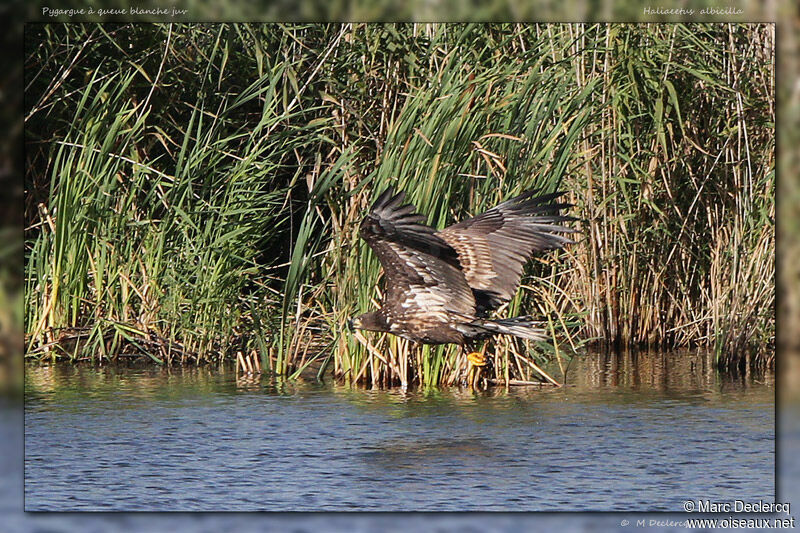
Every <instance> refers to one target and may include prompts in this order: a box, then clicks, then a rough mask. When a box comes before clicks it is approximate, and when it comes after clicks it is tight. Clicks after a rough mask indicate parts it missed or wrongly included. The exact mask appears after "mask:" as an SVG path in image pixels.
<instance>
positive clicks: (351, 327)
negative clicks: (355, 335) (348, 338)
mask: <svg viewBox="0 0 800 533" xmlns="http://www.w3.org/2000/svg"><path fill="white" fill-rule="evenodd" d="M347 329H349V330H350V331H353V330H354V329H356V325H355V322H353V319H352V318H351V319H350V320H348V321H347Z"/></svg>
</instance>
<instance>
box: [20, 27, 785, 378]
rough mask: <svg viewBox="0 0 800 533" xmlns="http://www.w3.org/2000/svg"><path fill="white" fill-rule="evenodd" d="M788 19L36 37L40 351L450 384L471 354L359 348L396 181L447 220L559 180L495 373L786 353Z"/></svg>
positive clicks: (376, 345) (760, 358)
mask: <svg viewBox="0 0 800 533" xmlns="http://www.w3.org/2000/svg"><path fill="white" fill-rule="evenodd" d="M773 48H774V28H773V26H770V25H682V24H672V25H586V24H577V25H477V26H471V25H443V24H407V25H365V24H344V25H277V24H276V25H178V24H173V25H147V24H136V25H114V26H112V25H102V26H101V25H91V24H87V25H78V24H75V25H66V26H62V25H41V26H33V27H29V28H28V35H27V36H26V142H27V159H28V161H27V163H28V170H27V177H26V224H27V230H26V234H25V238H26V284H27V285H26V291H25V299H26V317H25V319H26V346H27V350H28V354H29V356H31V357H42V356H46V357H54V358H56V357H64V358H70V359H85V358H89V359H94V360H106V359H112V360H113V359H118V358H121V357H126V356H137V357H139V356H142V355H144V356H147V357H150V358H151V359H153V360H154V361H157V362H159V363H173V362H211V361H222V360H233V359H234V358H235V355H236V353H237V352H238V351H242V352H244V353H251V352H252V351H254V350H255V351H256V352H257V353H259V354H261V357H262V367H263V368H265V369H269V370H271V371H273V372H276V373H279V374H282V375H287V376H292V375H296V374H298V373H300V372H302V371H309V370H310V369H315V370H316V371H317V372H319V373H320V374H323V373H325V372H328V371H332V372H333V373H334V375H335V376H337V377H338V378H341V379H343V380H345V381H348V382H351V383H356V382H364V383H372V384H376V385H378V384H396V383H408V384H410V383H421V384H426V385H432V384H447V383H454V382H456V381H458V380H460V379H461V378H462V377H463V373H464V371H465V369H466V361H465V357H464V355H463V354H461V353H460V352H459V350H458V349H456V348H455V347H434V348H431V347H422V348H420V347H415V346H412V345H409V344H408V343H406V342H405V341H402V340H399V339H397V338H390V337H385V336H376V335H371V334H368V335H364V336H360V335H359V336H356V335H353V334H351V333H349V332H347V331H346V329H345V323H346V320H347V318H348V317H349V316H351V315H353V314H356V313H358V312H363V311H365V310H367V309H369V308H371V307H374V306H376V305H377V302H379V300H380V289H379V287H380V283H379V282H380V268H379V264H378V262H377V260H376V258H375V257H374V255H373V254H372V253H371V252H369V250H368V248H367V247H366V245H365V243H363V242H362V241H360V240H359V239H358V236H357V226H358V223H359V221H360V219H361V217H362V216H363V214H364V212H365V210H366V208H367V207H368V205H369V203H370V202H371V200H372V199H374V198H375V196H376V195H377V194H378V193H380V192H381V191H382V190H383V189H384V188H385V187H386V186H387V185H388V184H394V185H396V186H399V187H400V188H402V189H403V190H405V191H407V193H408V197H409V198H410V199H411V200H412V201H413V202H414V203H415V204H416V205H417V206H418V208H419V209H420V211H421V212H423V213H426V214H428V215H429V222H430V223H431V224H432V225H434V226H436V227H443V226H444V225H446V224H449V223H452V222H453V221H454V220H457V219H460V218H463V217H465V216H468V215H469V214H474V213H478V212H480V211H482V210H485V209H487V208H489V207H491V206H492V205H494V204H496V203H498V202H499V201H502V200H503V199H506V198H508V197H510V196H512V195H514V194H516V193H519V192H521V191H523V190H525V189H528V188H531V187H538V188H542V189H545V190H557V189H561V190H567V191H568V194H567V198H568V200H569V201H571V202H572V203H574V204H575V207H574V208H573V210H572V211H573V212H572V214H573V215H575V216H578V217H580V218H581V222H580V223H579V224H577V226H578V227H579V229H580V230H581V232H582V233H581V236H580V238H579V242H578V243H577V244H575V245H573V246H570V247H569V248H568V249H567V250H565V251H561V252H551V253H549V254H545V255H542V256H540V257H539V258H537V260H536V261H534V262H533V263H532V265H531V267H530V268H529V270H528V274H529V277H526V279H525V280H524V281H525V282H524V287H523V289H522V290H521V291H520V294H519V295H518V296H517V298H515V299H514V300H513V301H512V302H511V303H510V304H509V306H508V309H505V310H502V312H503V313H504V314H523V313H530V314H533V315H536V316H538V317H541V319H542V321H543V323H544V324H545V326H546V327H548V328H549V329H550V331H551V332H552V334H553V338H554V341H553V343H537V345H525V344H524V343H521V342H518V341H509V340H502V341H499V342H498V343H496V344H495V345H494V346H493V348H492V349H491V350H490V352H491V353H492V354H493V364H492V365H491V367H490V369H489V370H488V371H487V372H488V373H489V377H491V378H492V379H495V380H498V381H501V382H502V381H507V380H509V379H520V380H530V379H532V378H534V377H536V376H537V372H536V371H535V370H534V368H535V364H536V362H537V359H540V358H544V357H555V358H557V359H558V360H559V362H560V361H561V358H562V357H563V356H564V354H565V353H573V352H574V351H575V350H576V349H577V348H578V347H579V346H580V345H581V344H582V343H585V342H590V341H594V342H606V343H612V344H617V345H651V346H694V347H700V348H709V349H713V350H714V351H715V353H716V354H717V361H718V362H719V363H720V364H722V365H736V364H739V363H740V362H741V361H746V360H747V358H752V361H754V362H758V363H760V364H770V363H771V361H772V353H773V349H774V333H775V325H774V301H775V284H774V248H775V239H774V211H775V202H774V195H775V192H774V189H775V172H774V164H775V160H774V120H775V116H774V111H775V110H774V62H773V59H774V51H773Z"/></svg>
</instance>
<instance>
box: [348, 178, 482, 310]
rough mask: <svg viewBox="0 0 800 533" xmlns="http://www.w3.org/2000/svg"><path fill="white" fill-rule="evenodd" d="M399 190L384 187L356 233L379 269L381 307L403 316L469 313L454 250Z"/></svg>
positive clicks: (471, 303)
mask: <svg viewBox="0 0 800 533" xmlns="http://www.w3.org/2000/svg"><path fill="white" fill-rule="evenodd" d="M404 199H405V194H404V193H403V192H400V193H395V192H394V190H393V189H392V188H391V187H390V188H388V189H386V190H385V191H384V192H383V193H382V194H381V195H380V196H379V197H378V199H377V200H376V201H375V203H374V204H373V205H372V208H371V209H370V212H369V214H368V215H367V216H366V217H365V218H364V220H363V221H362V223H361V226H360V228H359V234H360V235H361V237H362V238H363V239H364V240H365V241H366V242H367V244H368V245H369V246H370V248H372V250H373V251H374V252H375V254H376V255H377V256H378V259H379V261H380V262H381V266H383V270H384V284H385V287H384V289H385V291H384V292H385V296H384V307H387V306H388V307H392V308H393V312H394V313H395V314H398V313H399V314H403V315H404V316H405V318H409V317H412V316H415V315H417V314H419V315H420V316H421V314H426V313H427V314H430V313H433V314H438V315H442V316H444V314H446V313H448V312H457V313H464V314H474V313H475V297H474V295H473V293H472V289H471V288H470V286H469V284H468V283H467V280H466V278H465V277H464V273H463V272H462V271H461V268H460V266H461V265H460V263H459V262H458V253H457V252H456V250H455V249H454V248H453V247H452V246H451V245H450V244H448V243H447V241H445V240H444V239H443V238H442V237H440V236H439V235H437V232H436V230H435V229H433V228H432V227H430V226H427V225H425V224H423V223H422V222H423V221H424V220H425V217H423V216H422V215H419V214H417V213H416V210H415V208H414V206H412V205H403V200H404Z"/></svg>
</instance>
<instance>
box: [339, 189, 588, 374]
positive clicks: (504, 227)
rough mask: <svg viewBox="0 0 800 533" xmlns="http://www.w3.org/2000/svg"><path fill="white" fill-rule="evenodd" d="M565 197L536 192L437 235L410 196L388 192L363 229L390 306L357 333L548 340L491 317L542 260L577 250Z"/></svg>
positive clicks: (459, 340) (525, 326) (525, 321)
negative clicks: (539, 255)
mask: <svg viewBox="0 0 800 533" xmlns="http://www.w3.org/2000/svg"><path fill="white" fill-rule="evenodd" d="M563 194H564V193H563V192H558V193H552V194H544V195H540V196H537V192H536V191H534V190H531V191H528V192H525V193H523V194H521V195H519V196H517V197H515V198H512V199H511V200H508V201H506V202H503V203H502V204H500V205H498V206H497V207H494V208H493V209H490V210H488V211H486V212H485V213H483V214H481V215H478V216H476V217H473V218H470V219H468V220H464V221H462V222H459V223H457V224H454V225H452V226H449V227H447V228H445V229H443V230H438V231H437V230H436V229H434V228H432V227H430V226H428V225H426V224H425V220H426V219H425V216H423V215H420V214H418V213H417V212H416V208H415V207H414V206H413V205H410V204H404V203H403V202H404V200H405V193H404V192H395V190H394V189H393V188H392V187H389V188H387V189H386V190H385V191H383V193H382V194H381V195H380V196H379V197H378V199H377V200H376V201H375V203H374V204H373V205H372V207H371V208H370V211H369V214H367V216H366V217H365V218H364V220H363V221H362V222H361V226H360V228H359V234H360V235H361V237H362V238H363V239H364V240H365V241H366V242H367V244H369V246H370V248H372V250H373V251H374V252H375V254H376V255H377V256H378V259H379V260H380V262H381V265H382V266H383V269H384V272H385V274H384V283H385V286H384V298H383V306H382V307H381V308H380V309H378V310H377V311H371V312H369V313H364V314H362V315H360V316H358V317H356V318H354V319H352V320H351V321H350V325H351V327H354V328H358V329H363V330H369V331H382V332H383V331H385V332H389V333H392V334H394V335H399V336H400V337H403V338H406V339H409V340H411V341H415V342H418V343H424V344H447V343H453V344H459V345H462V346H463V345H467V344H471V343H472V342H475V341H479V340H482V339H485V338H487V337H490V336H492V335H497V334H502V335H513V336H516V337H521V338H523V339H531V340H545V339H546V338H547V337H546V335H545V331H544V330H542V329H539V328H536V327H535V326H534V322H533V320H532V319H531V318H530V317H524V316H523V317H514V318H501V319H491V318H489V317H488V313H489V312H490V311H493V310H495V309H497V308H498V307H500V306H501V305H502V304H504V303H505V302H507V301H509V300H510V299H511V298H512V297H513V296H514V294H515V293H516V291H517V288H518V287H519V283H520V278H521V276H522V269H523V267H524V265H525V264H526V263H527V262H528V261H529V260H530V258H531V256H532V255H533V254H534V253H535V252H540V251H543V250H551V249H555V248H562V247H563V246H564V245H565V244H571V243H572V241H571V240H570V239H568V238H566V237H565V236H563V235H559V233H572V232H575V231H576V230H574V229H572V228H569V227H566V226H563V225H562V223H564V222H569V221H573V220H576V219H575V218H574V217H570V216H565V215H561V214H560V210H561V209H565V208H568V207H571V205H570V204H565V203H557V202H555V200H556V199H557V198H559V197H560V196H561V195H563ZM470 355H471V356H472V355H476V356H478V355H481V354H470ZM470 360H471V361H472V359H470ZM477 364H480V363H477Z"/></svg>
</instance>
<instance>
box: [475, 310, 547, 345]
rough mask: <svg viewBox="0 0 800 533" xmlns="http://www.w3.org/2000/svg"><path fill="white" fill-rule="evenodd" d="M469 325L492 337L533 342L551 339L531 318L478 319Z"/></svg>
mask: <svg viewBox="0 0 800 533" xmlns="http://www.w3.org/2000/svg"><path fill="white" fill-rule="evenodd" d="M469 325H470V326H473V327H475V328H477V329H480V330H483V331H485V332H486V333H489V334H492V335H497V334H501V335H513V336H514V337H519V338H521V339H528V340H532V341H544V340H548V339H549V338H550V337H549V336H548V335H547V332H546V331H545V330H543V329H542V328H539V327H536V325H537V322H536V321H534V320H533V317H530V316H517V317H513V318H499V319H496V320H488V319H482V318H476V319H474V320H472V321H471V322H470V324H469Z"/></svg>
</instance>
